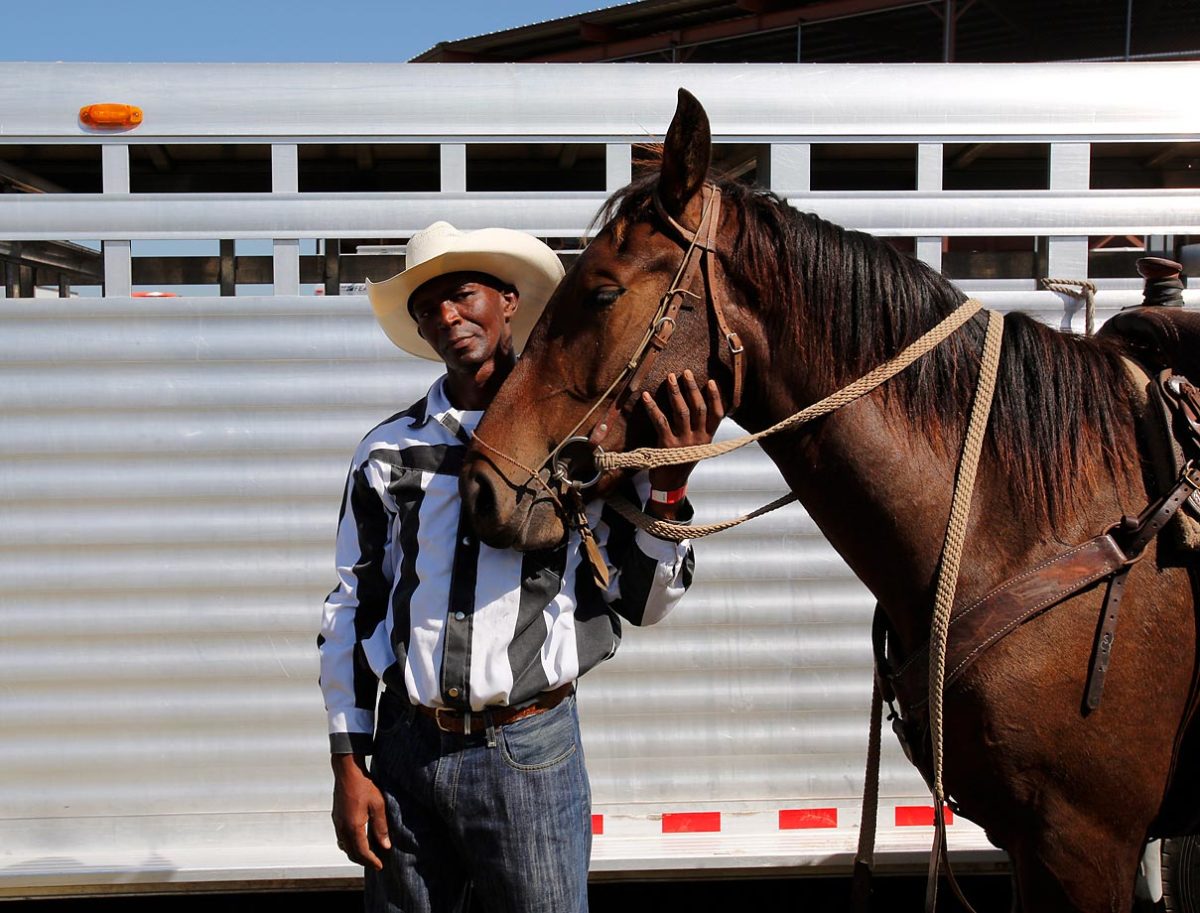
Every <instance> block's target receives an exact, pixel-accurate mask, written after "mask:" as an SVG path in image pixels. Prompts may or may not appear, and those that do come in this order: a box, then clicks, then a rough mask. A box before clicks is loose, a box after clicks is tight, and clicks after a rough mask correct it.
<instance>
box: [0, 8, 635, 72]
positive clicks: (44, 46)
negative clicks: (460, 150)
mask: <svg viewBox="0 0 1200 913" xmlns="http://www.w3.org/2000/svg"><path fill="white" fill-rule="evenodd" d="M14 3H15V6H16V7H17V9H16V11H15V12H14V11H12V10H10V11H8V12H7V13H6V14H5V16H4V20H5V24H6V29H5V31H6V34H7V37H6V38H5V40H4V41H3V42H0V60H9V61H11V60H69V61H122V62H124V61H133V62H151V61H163V62H181V63H190V62H208V61H214V62H216V61H221V62H225V61H228V62H238V63H241V62H268V63H272V62H280V63H285V62H356V61H362V62H372V63H376V62H377V63H387V62H395V63H398V62H403V61H405V60H408V59H409V58H410V57H413V56H415V55H416V54H419V53H421V52H422V51H424V50H426V49H428V48H430V47H432V46H433V45H435V44H437V43H438V42H439V41H447V40H452V39H455V38H466V37H468V36H470V35H479V34H482V33H484V32H494V31H498V30H500V29H505V28H512V27H514V26H518V25H528V24H529V23H531V22H540V21H543V20H546V19H555V18H558V17H560V16H569V15H571V14H573V13H581V12H586V11H587V10H594V9H603V8H604V7H608V6H615V5H617V4H616V3H615V2H612V0H609V2H605V0H523V2H511V0H509V2H506V0H490V2H484V0H344V2H343V3H341V4H334V3H330V2H328V0H321V2H317V0H201V2H198V3H196V2H182V0H107V2H104V0H58V2H45V0H42V2H29V0H14Z"/></svg>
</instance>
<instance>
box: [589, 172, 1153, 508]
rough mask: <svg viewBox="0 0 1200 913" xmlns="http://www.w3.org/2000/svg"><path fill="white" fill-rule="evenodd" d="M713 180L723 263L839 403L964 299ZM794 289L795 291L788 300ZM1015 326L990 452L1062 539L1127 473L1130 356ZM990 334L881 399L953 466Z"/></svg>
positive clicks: (647, 193)
mask: <svg viewBox="0 0 1200 913" xmlns="http://www.w3.org/2000/svg"><path fill="white" fill-rule="evenodd" d="M657 181H658V170H657V169H653V170H652V171H650V172H649V173H647V174H645V175H643V176H642V177H640V178H638V179H636V180H635V181H634V182H633V183H632V184H630V185H629V186H628V187H625V188H624V189H622V190H619V191H617V192H616V193H615V194H614V195H613V196H612V197H611V198H610V199H609V200H608V202H607V204H606V206H605V207H604V209H603V210H602V211H601V213H600V214H599V215H598V216H597V221H600V220H603V221H604V222H606V223H608V225H609V227H610V229H611V230H612V231H613V232H614V235H615V237H616V240H617V242H618V244H619V243H621V239H622V238H623V237H624V236H625V234H626V232H627V231H628V229H629V227H630V226H631V225H632V224H633V223H635V222H641V221H647V220H654V219H656V218H657V216H656V215H655V212H654V204H653V194H654V190H655V187H656V185H657ZM714 182H715V183H716V184H717V186H719V187H720V189H721V195H722V203H723V206H725V207H726V211H729V210H732V211H733V212H734V213H735V214H736V216H737V224H738V233H737V237H736V239H734V241H733V243H732V244H730V245H728V247H727V249H722V251H721V256H722V265H723V266H724V267H725V269H726V271H727V273H728V274H729V275H730V276H731V278H732V279H733V280H734V282H735V283H737V284H738V285H739V286H741V287H742V288H747V289H757V290H759V291H760V294H759V295H758V296H757V301H756V302H753V304H754V305H755V306H756V307H757V309H758V313H759V315H760V317H761V319H762V320H763V321H764V324H765V327H766V331H767V332H768V333H769V334H770V336H771V338H773V339H776V340H780V341H781V342H782V343H783V345H782V346H781V351H788V350H791V351H795V352H803V353H804V358H805V371H806V372H808V373H809V376H810V377H812V379H813V381H814V383H815V384H816V386H817V389H823V390H826V391H828V392H832V391H833V390H835V389H838V388H839V387H841V386H844V385H845V384H846V383H849V382H850V381H852V380H854V379H855V378H857V377H859V376H861V375H862V374H865V373H866V372H867V371H869V370H870V369H872V368H874V367H876V366H877V365H879V364H881V363H883V362H884V361H886V360H888V359H889V358H891V357H892V356H893V355H895V354H896V353H898V352H899V351H900V350H901V349H903V348H904V347H905V346H907V345H909V344H910V343H911V342H913V341H914V340H916V339H917V338H918V337H919V336H921V335H922V334H923V333H925V332H926V331H927V330H929V329H930V328H931V327H933V326H934V325H935V324H936V323H937V322H938V321H939V320H941V319H942V318H943V317H945V316H946V315H947V314H949V313H950V312H951V311H952V310H953V309H954V308H955V307H957V306H958V305H959V304H960V303H962V301H964V300H965V299H966V296H965V295H964V294H963V293H962V292H961V291H959V290H958V289H957V288H956V287H955V286H954V285H952V284H951V283H950V282H949V281H948V280H946V279H945V278H944V277H942V276H941V275H940V274H939V273H937V272H935V271H934V270H933V269H931V268H930V267H929V266H928V265H927V264H925V263H923V262H921V261H919V260H917V259H915V258H913V257H910V256H908V255H907V254H904V253H901V252H900V251H898V250H896V249H895V248H893V247H892V246H890V245H888V244H886V243H884V242H883V241H880V240H879V239H877V238H875V237H873V236H871V235H868V234H865V233H863V232H858V231H849V230H847V229H844V228H842V227H840V226H838V225H834V224H833V223H831V222H827V221H825V220H824V219H821V218H820V217H819V216H817V215H815V214H813V213H806V212H800V211H798V210H796V209H795V208H793V207H792V206H790V205H788V203H787V202H786V201H784V200H783V199H781V198H780V197H778V196H777V195H775V194H773V193H771V192H769V191H767V190H763V189H761V188H757V187H752V186H749V185H747V184H743V183H740V182H738V181H733V180H728V179H724V178H720V177H718V178H715V179H714ZM786 289H793V290H794V293H793V294H791V295H788V294H786V293H785V294H780V291H779V290H786ZM883 305H888V306H883ZM1004 320H1005V327H1004V331H1005V332H1004V348H1003V352H1002V355H1001V363H1000V373H999V377H998V379H997V387H996V394H995V398H994V400H993V404H992V415H991V421H990V423H989V431H988V436H987V447H988V450H989V451H990V453H991V456H992V457H993V458H994V459H996V460H999V461H1000V465H1006V466H1009V467H1012V471H1011V483H1012V488H1013V492H1014V494H1015V496H1016V497H1017V498H1018V499H1019V502H1021V503H1024V504H1027V505H1029V507H1030V513H1031V516H1032V518H1034V519H1035V520H1038V521H1040V522H1042V523H1044V524H1047V525H1048V526H1050V527H1055V526H1057V525H1058V524H1060V523H1062V522H1065V521H1067V520H1069V518H1070V516H1071V515H1073V514H1074V510H1075V508H1076V507H1077V506H1078V502H1079V501H1080V499H1081V498H1082V497H1083V495H1084V494H1085V493H1088V492H1091V491H1094V490H1095V488H1096V487H1097V486H1100V485H1104V484H1111V483H1112V481H1113V480H1114V479H1115V478H1116V477H1117V475H1118V473H1121V472H1125V471H1127V470H1128V469H1129V465H1128V464H1129V462H1130V459H1131V458H1130V457H1129V456H1128V455H1127V454H1126V453H1125V450H1124V448H1121V447H1119V446H1117V443H1116V441H1117V435H1118V431H1119V429H1120V428H1121V425H1122V417H1124V416H1128V415H1129V409H1130V406H1129V397H1128V394H1127V392H1126V385H1125V383H1124V381H1123V378H1124V369H1123V367H1122V365H1121V362H1120V354H1121V353H1120V350H1119V348H1118V346H1117V344H1115V343H1112V342H1109V341H1107V340H1104V339H1096V338H1094V337H1093V338H1085V337H1080V336H1074V335H1071V334H1066V333H1060V332H1058V331H1056V330H1054V329H1052V328H1050V327H1047V326H1044V325H1043V324H1041V323H1039V322H1037V321H1036V320H1033V319H1032V318H1030V317H1028V316H1027V315H1025V314H1021V313H1009V314H1006V315H1005V318H1004ZM984 330H985V327H984V321H983V319H982V317H981V316H976V317H975V318H974V319H972V320H971V321H969V322H968V323H967V325H965V326H964V327H963V329H962V330H960V331H959V332H957V333H955V334H954V335H953V336H951V337H950V338H949V339H947V340H946V341H945V342H943V343H942V344H941V345H940V346H938V347H937V348H936V349H935V350H933V352H931V353H930V354H929V355H927V356H925V357H924V358H922V359H920V360H919V361H917V362H916V363H915V364H914V365H912V366H910V367H909V368H908V369H906V370H905V371H903V372H901V373H900V374H899V375H897V376H896V377H895V378H893V379H892V380H890V381H889V382H888V383H886V384H885V385H884V386H883V388H882V390H883V397H884V402H885V403H887V404H889V405H890V407H892V408H894V409H897V410H900V412H901V414H902V415H904V416H906V417H907V419H906V420H907V421H911V422H913V423H917V424H920V425H922V426H923V427H924V429H925V430H926V431H927V433H928V435H929V437H930V439H931V441H932V443H933V444H934V445H935V446H936V447H938V448H940V449H941V450H942V451H943V452H945V453H946V454H947V455H948V456H953V457H956V456H957V446H958V442H959V441H960V440H961V438H962V434H963V433H964V430H965V427H966V418H967V411H968V410H967V409H965V408H963V406H962V404H963V403H967V402H970V400H971V397H972V394H973V390H974V386H975V379H976V376H977V374H978V365H979V357H980V352H981V351H982V347H983V337H984ZM789 342H792V343H794V345H791V346H789V345H788V344H787V343H789ZM952 451H953V452H952Z"/></svg>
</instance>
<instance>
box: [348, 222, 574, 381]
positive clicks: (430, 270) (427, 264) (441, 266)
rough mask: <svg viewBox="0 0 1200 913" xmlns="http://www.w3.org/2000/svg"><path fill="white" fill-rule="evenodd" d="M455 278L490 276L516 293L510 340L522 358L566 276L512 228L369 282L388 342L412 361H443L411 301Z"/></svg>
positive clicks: (466, 237)
mask: <svg viewBox="0 0 1200 913" xmlns="http://www.w3.org/2000/svg"><path fill="white" fill-rule="evenodd" d="M456 272H480V273H488V274H489V275H492V276H495V277H496V278H497V279H500V280H501V281H503V282H506V283H508V284H509V285H511V286H513V287H514V288H516V290H517V292H518V293H519V294H520V299H519V301H518V304H517V313H516V314H515V315H514V316H513V320H512V338H513V347H514V348H515V349H516V350H517V351H518V352H520V351H521V350H522V349H524V348H525V342H526V340H528V339H529V334H530V333H531V332H532V331H533V325H534V324H535V323H537V320H538V317H540V316H541V314H542V311H543V310H544V309H545V307H546V302H547V301H549V300H550V296H551V295H552V294H554V289H555V288H556V287H557V286H558V283H559V281H560V280H561V279H562V277H563V272H564V270H563V266H562V263H561V261H559V259H558V257H557V256H556V255H555V254H554V252H553V251H552V250H550V248H548V247H547V246H546V245H545V244H543V243H542V242H541V241H539V240H538V239H537V238H534V237H533V236H532V235H527V234H525V233H524V232H521V231H515V230H513V229H509V228H483V229H480V230H478V231H472V232H466V233H464V234H463V235H462V236H461V237H460V238H458V239H455V243H454V244H453V245H452V246H451V249H450V250H447V251H445V252H444V253H441V254H439V255H437V256H436V257H431V258H430V259H428V260H426V261H424V262H422V263H418V264H417V265H416V266H414V267H412V268H411V269H406V270H405V271H404V272H402V273H398V274H396V275H395V276H392V277H391V278H390V279H385V280H383V281H382V282H371V281H370V280H367V297H368V298H369V299H370V301H371V308H372V310H374V311H375V319H376V320H378V321H379V325H380V327H382V328H383V331H384V333H386V334H387V337H388V339H390V340H391V341H392V342H393V343H395V344H396V345H397V346H399V347H400V348H401V349H403V350H404V351H405V352H408V353H409V354H411V355H416V356H419V357H420V358H428V359H431V360H433V361H441V356H439V355H438V353H437V352H436V351H435V350H434V348H433V346H431V345H430V344H429V343H428V342H426V341H425V340H424V339H422V338H421V334H420V333H419V332H418V331H417V322H416V320H415V319H413V316H412V314H410V313H409V311H408V299H409V297H410V296H411V295H412V293H413V292H415V291H416V290H417V289H418V288H419V287H420V286H422V285H424V284H425V283H426V282H428V281H429V280H430V279H436V278H437V277H438V276H444V275H446V274H447V273H456Z"/></svg>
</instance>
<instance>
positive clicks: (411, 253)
mask: <svg viewBox="0 0 1200 913" xmlns="http://www.w3.org/2000/svg"><path fill="white" fill-rule="evenodd" d="M462 235H463V233H462V232H461V231H459V230H458V229H457V228H455V227H454V226H453V225H451V224H450V223H449V222H434V223H433V224H432V225H430V226H429V227H428V228H423V229H421V230H420V231H419V232H417V233H416V234H415V235H413V236H412V237H411V238H409V239H408V247H407V248H406V249H405V252H404V268H405V269H412V268H413V267H414V266H420V265H421V264H422V263H424V262H425V261H426V260H432V259H433V258H434V257H436V256H439V255H440V254H443V253H445V252H446V250H447V249H448V248H449V247H450V246H451V244H452V242H453V241H454V240H455V239H457V238H461V237H462Z"/></svg>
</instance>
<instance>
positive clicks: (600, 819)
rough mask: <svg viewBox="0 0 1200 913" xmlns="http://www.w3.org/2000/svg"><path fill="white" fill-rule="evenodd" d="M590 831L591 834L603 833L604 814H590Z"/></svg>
mask: <svg viewBox="0 0 1200 913" xmlns="http://www.w3.org/2000/svg"><path fill="white" fill-rule="evenodd" d="M592 833H593V834H603V833H604V816H603V815H592Z"/></svg>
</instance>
